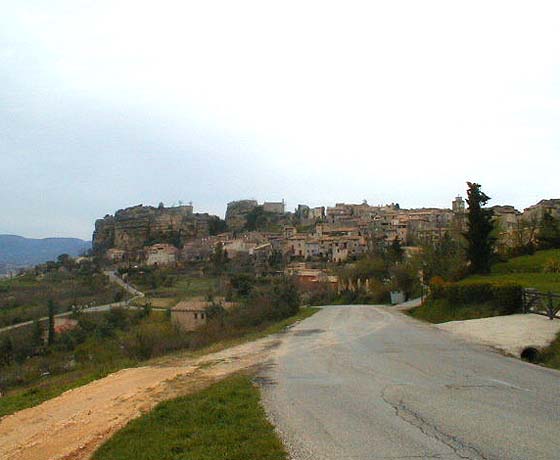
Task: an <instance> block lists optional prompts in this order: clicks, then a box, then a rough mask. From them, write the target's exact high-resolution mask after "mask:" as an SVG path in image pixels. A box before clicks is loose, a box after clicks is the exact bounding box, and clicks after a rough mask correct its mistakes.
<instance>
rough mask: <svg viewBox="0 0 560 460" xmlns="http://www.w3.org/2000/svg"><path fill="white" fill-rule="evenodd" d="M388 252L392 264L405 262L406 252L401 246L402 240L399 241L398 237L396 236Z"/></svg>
mask: <svg viewBox="0 0 560 460" xmlns="http://www.w3.org/2000/svg"><path fill="white" fill-rule="evenodd" d="M387 252H388V256H389V261H390V262H392V263H400V262H402V261H403V257H404V250H403V248H402V245H401V240H399V237H398V236H395V239H394V240H393V242H392V243H391V246H390V247H389V250H388V251H387Z"/></svg>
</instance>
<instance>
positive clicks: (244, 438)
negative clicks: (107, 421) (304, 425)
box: [93, 375, 287, 460]
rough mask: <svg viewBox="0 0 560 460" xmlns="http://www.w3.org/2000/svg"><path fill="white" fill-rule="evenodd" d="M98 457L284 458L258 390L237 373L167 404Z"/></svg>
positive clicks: (131, 426) (111, 442)
mask: <svg viewBox="0 0 560 460" xmlns="http://www.w3.org/2000/svg"><path fill="white" fill-rule="evenodd" d="M93 458H94V459H95V460H128V459H130V460H148V459H149V460H153V459H158V460H159V459H161V460H184V459H197V460H249V459H259V460H284V459H286V458H287V455H286V452H285V451H284V448H283V446H282V443H281V442H280V440H279V439H278V437H277V436H276V434H275V433H274V429H273V427H272V425H271V424H270V423H269V422H268V420H267V419H266V415H265V412H264V410H263V408H262V407H261V405H260V395H259V391H258V389H257V388H256V387H255V386H254V385H253V384H252V382H251V379H250V378H249V377H248V376H246V375H235V376H233V377H230V378H228V379H226V380H224V381H222V382H220V383H216V384H214V385H212V386H211V387H209V388H207V389H205V390H202V391H200V392H198V393H195V394H192V395H188V396H184V397H180V398H177V399H173V400H170V401H166V402H163V403H161V404H159V405H158V406H156V408H155V409H154V410H153V411H151V412H149V413H148V414H146V415H144V416H142V417H140V418H138V419H136V420H133V421H132V422H130V423H129V424H128V425H127V426H126V427H124V428H123V429H122V430H121V431H119V432H118V433H117V434H116V435H115V436H113V437H112V438H111V439H110V440H109V441H108V442H106V443H105V444H104V445H102V446H101V448H99V450H97V451H96V452H95V454H94V456H93Z"/></svg>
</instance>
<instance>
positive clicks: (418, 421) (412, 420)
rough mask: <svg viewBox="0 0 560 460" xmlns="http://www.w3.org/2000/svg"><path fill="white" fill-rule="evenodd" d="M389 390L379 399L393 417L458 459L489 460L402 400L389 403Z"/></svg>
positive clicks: (386, 388)
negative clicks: (444, 447) (384, 403)
mask: <svg viewBox="0 0 560 460" xmlns="http://www.w3.org/2000/svg"><path fill="white" fill-rule="evenodd" d="M389 388H390V387H385V388H384V389H383V391H382V392H381V398H382V399H383V401H385V402H386V403H387V404H388V405H389V406H391V407H392V408H393V409H394V411H395V415H396V416H397V417H399V418H400V419H401V420H403V421H405V422H406V423H408V424H410V425H412V426H414V427H416V428H418V429H419V430H420V431H421V432H422V433H423V434H424V435H426V436H428V437H430V438H433V439H436V440H437V441H439V442H441V443H443V444H445V445H446V446H447V447H449V448H450V449H452V450H453V452H454V453H455V455H457V456H458V457H459V458H464V459H467V460H490V459H488V457H485V456H484V455H483V454H482V452H480V450H478V449H477V448H475V447H472V446H469V445H467V444H465V443H464V442H463V440H461V439H460V438H459V437H457V436H453V435H450V434H448V433H444V432H443V431H441V429H439V428H438V427H437V426H435V425H434V424H432V423H430V422H429V421H428V420H426V419H425V418H424V417H422V416H421V415H420V414H418V413H417V412H415V411H414V410H412V409H411V408H410V407H408V406H407V405H406V404H405V403H404V401H403V400H402V398H401V399H399V400H398V402H393V401H391V400H390V399H389V397H388V396H387V394H386V392H387V390H388V389H389ZM436 458H437V457H436Z"/></svg>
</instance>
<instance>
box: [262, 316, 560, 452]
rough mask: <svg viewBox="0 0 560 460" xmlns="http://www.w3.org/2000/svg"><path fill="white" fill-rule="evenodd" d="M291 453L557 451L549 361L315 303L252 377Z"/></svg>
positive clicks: (554, 376) (558, 397)
mask: <svg viewBox="0 0 560 460" xmlns="http://www.w3.org/2000/svg"><path fill="white" fill-rule="evenodd" d="M259 381H260V382H261V385H262V389H263V401H264V404H265V408H266V410H267V412H268V414H269V415H270V417H271V419H272V421H273V423H274V424H275V425H276V426H277V428H278V430H279V432H280V434H281V435H282V437H283V439H284V441H285V443H286V445H287V446H288V448H289V450H290V451H291V454H292V458H294V459H314V460H323V459H324V460H327V459H337V460H340V459H353V460H366V459H367V460H373V459H413V458H417V459H432V458H436V459H453V460H456V459H477V460H478V459H488V460H491V459H492V460H493V459H504V460H517V459H518V460H527V459H531V460H538V459H550V460H553V459H558V458H560V372H557V371H554V370H549V369H544V368H541V367H537V366H534V365H531V364H528V363H524V362H522V361H519V360H516V359H513V358H508V357H505V356H502V355H500V354H498V353H497V352H494V351H492V350H491V349H489V348H486V347H482V346H476V345H472V344H467V343H466V342H463V341H462V340H460V339H458V338H456V337H454V336H452V335H450V334H448V333H446V332H444V331H441V330H438V329H436V328H434V327H432V326H430V325H428V324H423V323H420V322H417V321H415V320H413V319H411V318H408V317H406V316H404V315H403V314H401V313H399V312H397V311H394V310H390V309H388V308H383V307H370V306H341V307H325V308H324V309H323V310H322V311H320V312H319V313H317V314H316V315H314V316H313V317H311V318H309V319H307V320H305V321H304V322H302V323H300V324H299V325H297V326H296V327H294V328H293V329H291V330H290V332H289V333H287V334H286V335H285V337H284V338H283V340H282V341H281V344H280V345H279V346H278V348H276V350H275V351H274V354H273V358H272V359H271V361H270V362H269V364H268V365H267V366H264V368H263V370H262V371H261V375H260V378H259Z"/></svg>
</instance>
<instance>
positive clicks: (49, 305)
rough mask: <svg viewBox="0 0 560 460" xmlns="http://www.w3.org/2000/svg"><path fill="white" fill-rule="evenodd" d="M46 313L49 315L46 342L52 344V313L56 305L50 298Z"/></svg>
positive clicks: (54, 311)
mask: <svg viewBox="0 0 560 460" xmlns="http://www.w3.org/2000/svg"><path fill="white" fill-rule="evenodd" d="M47 308H48V315H49V333H48V336H47V344H48V345H52V344H53V343H54V315H55V313H56V306H55V304H54V302H53V301H52V299H49V300H48V302H47Z"/></svg>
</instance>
